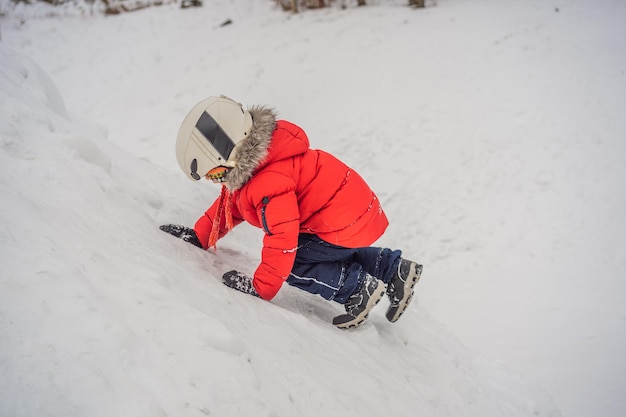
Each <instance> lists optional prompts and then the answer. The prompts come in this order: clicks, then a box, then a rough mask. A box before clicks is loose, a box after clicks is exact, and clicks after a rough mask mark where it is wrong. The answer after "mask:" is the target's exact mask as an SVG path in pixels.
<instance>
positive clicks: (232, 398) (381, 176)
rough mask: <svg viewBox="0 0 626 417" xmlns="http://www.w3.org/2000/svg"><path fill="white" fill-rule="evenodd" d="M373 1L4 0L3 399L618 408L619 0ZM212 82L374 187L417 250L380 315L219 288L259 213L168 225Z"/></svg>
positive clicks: (180, 211)
mask: <svg viewBox="0 0 626 417" xmlns="http://www.w3.org/2000/svg"><path fill="white" fill-rule="evenodd" d="M371 3H372V5H370V6H368V7H365V8H359V9H349V10H346V11H341V10H338V9H329V10H322V11H316V12H310V13H303V14H300V15H297V16H290V15H286V14H284V13H282V12H280V11H279V10H277V9H276V8H275V7H274V6H273V3H272V2H271V1H267V2H266V1H261V0H257V1H250V0H215V1H211V2H205V6H204V7H203V8H200V9H191V10H179V9H178V8H177V7H176V6H175V5H170V6H164V7H161V8H153V9H147V10H143V11H140V12H136V13H131V14H126V15H121V16H116V17H107V18H105V17H103V16H100V15H98V14H93V15H81V14H78V13H76V12H75V11H74V10H73V9H61V10H63V14H62V15H61V16H58V15H54V14H55V13H58V10H59V9H50V8H48V7H44V6H42V5H37V6H35V7H31V8H29V7H27V6H24V5H18V6H15V7H14V8H12V9H11V10H9V12H8V13H7V16H4V17H2V20H1V21H0V22H1V26H0V28H1V39H2V42H1V43H0V262H1V264H0V265H1V268H0V416H2V417H4V416H11V417H13V416H63V417H66V416H81V417H83V416H90V417H91V416H101V415H102V416H110V415H119V416H139V417H141V416H146V417H147V416H204V415H214V416H318V415H328V416H348V417H349V416H353V415H354V416H357V415H358V416H364V415H365V416H377V415H390V416H391V415H397V416H536V415H539V416H559V415H561V413H562V415H564V416H566V417H570V416H572V417H582V416H590V415H598V416H603V417H618V416H623V415H624V414H626V400H624V395H623V393H624V392H625V390H626V358H625V357H624V355H623V352H624V351H625V350H626V332H624V322H625V320H626V304H625V303H623V295H624V293H625V290H626V282H625V280H624V277H625V276H626V261H625V259H626V256H625V255H626V254H625V253H624V244H623V236H624V235H625V234H626V221H624V220H623V213H624V212H626V193H625V192H624V191H625V190H624V186H623V184H622V181H623V178H624V174H625V172H626V168H625V166H624V162H623V161H624V155H626V143H625V142H624V141H623V136H624V132H626V119H625V118H624V117H623V114H624V109H626V36H625V35H626V27H625V26H624V25H623V22H625V21H626V3H624V2H619V1H609V0H606V1H599V2H593V3H591V2H588V1H583V0H558V1H556V2H554V4H552V3H550V4H547V3H545V1H540V0H530V1H523V2H519V1H513V0H506V1H489V0H477V1H472V2H465V1H461V0H439V1H438V2H437V5H436V7H431V8H428V9H425V10H408V9H407V8H405V7H402V6H401V4H403V3H404V2H400V1H397V2H394V1H389V2H385V1H383V0H380V1H371ZM3 8H4V10H6V3H4V5H3ZM227 19H231V20H232V22H233V23H232V24H230V25H227V26H224V27H222V26H221V23H222V22H224V21H225V20H227ZM53 80H54V81H53ZM222 93H223V94H228V95H230V96H232V97H234V98H236V99H238V100H240V101H242V102H244V103H245V104H247V105H249V104H255V103H260V104H268V105H272V106H275V107H276V108H277V109H278V111H279V113H280V114H281V116H283V117H284V118H286V119H288V120H291V121H293V122H295V123H297V124H299V125H301V126H302V127H303V128H304V129H305V130H306V131H307V132H308V134H309V136H310V139H311V142H312V144H313V146H314V147H319V148H323V149H326V150H329V151H331V152H333V153H334V154H336V155H338V156H339V157H341V158H342V159H344V160H345V161H346V162H347V163H348V164H350V165H351V166H353V167H354V168H355V169H357V170H358V171H359V173H361V174H362V175H363V176H364V177H365V178H366V179H367V180H368V181H369V182H370V184H371V185H372V187H373V188H374V189H375V190H376V191H377V193H378V194H379V196H380V197H381V200H382V202H383V206H384V208H385V211H386V212H387V214H388V217H389V218H390V219H391V222H392V224H391V226H390V228H389V231H388V233H387V234H386V235H385V236H384V237H383V238H382V239H381V240H380V242H379V243H380V244H381V245H385V246H390V247H394V248H401V249H403V250H404V251H405V253H406V255H407V256H409V257H413V258H415V259H416V260H419V261H421V262H422V263H423V264H424V266H425V269H424V276H423V279H422V280H421V281H420V283H419V284H418V287H417V291H418V297H417V300H416V301H415V302H414V303H413V305H412V306H411V308H410V309H409V310H408V311H407V313H406V314H405V316H403V318H402V319H401V320H400V321H399V322H398V323H397V324H394V325H392V324H389V323H388V322H387V321H386V320H385V319H384V315H383V313H384V311H385V308H386V305H384V304H382V305H381V306H379V307H378V308H377V311H375V312H374V313H373V314H372V316H371V318H370V320H369V322H368V323H367V325H366V326H364V327H363V328H362V329H358V330H355V331H348V332H345V331H339V330H338V329H335V328H333V327H332V326H331V325H330V324H329V321H330V320H331V318H332V317H333V316H334V315H335V314H337V313H338V312H340V311H341V306H339V305H336V304H332V303H328V302H326V301H324V300H321V299H318V298H315V297H312V296H309V295H308V294H304V293H300V292H298V291H296V290H293V289H291V288H289V287H285V288H284V289H283V290H281V293H280V294H279V296H278V297H277V298H276V299H275V300H273V301H272V302H271V303H267V302H263V301H261V300H257V299H253V298H251V297H246V296H245V295H243V294H240V293H237V292H235V291H232V290H230V289H228V288H226V287H225V286H224V285H222V284H221V282H220V276H221V274H222V273H223V272H224V271H225V270H229V269H232V268H233V267H236V268H238V269H241V270H243V271H245V272H252V271H253V270H254V269H255V267H256V263H257V262H258V257H259V249H260V246H259V245H260V239H261V236H262V234H261V232H260V231H258V230H255V229H253V228H251V227H248V226H245V225H244V226H240V227H238V228H237V229H236V230H234V231H233V232H232V233H231V234H230V235H229V236H228V237H227V238H225V239H223V240H222V241H220V242H219V243H218V251H217V253H213V252H202V251H200V250H198V249H197V248H195V247H193V246H191V245H184V244H182V242H180V241H178V240H176V239H174V238H172V237H170V236H167V235H166V234H164V233H162V232H160V231H159V230H158V225H160V224H163V223H169V222H175V223H181V224H187V225H191V224H193V222H194V221H195V219H196V218H197V217H198V216H199V215H200V214H201V213H202V212H203V211H204V210H205V209H206V208H207V207H208V205H209V204H210V203H211V202H212V200H213V199H214V198H215V197H216V196H217V192H218V191H219V190H218V188H216V187H213V186H212V185H211V184H204V183H203V184H194V183H191V182H190V181H188V180H187V179H186V178H185V177H184V175H183V174H182V173H180V172H179V169H178V167H177V165H176V162H175V158H174V152H173V144H174V138H175V135H176V131H177V129H178V126H179V124H180V122H181V121H182V118H183V117H184V115H185V114H186V112H187V111H188V110H189V109H190V107H191V106H193V104H195V103H196V102H197V101H199V100H200V99H202V98H204V97H206V96H208V95H214V94H222Z"/></svg>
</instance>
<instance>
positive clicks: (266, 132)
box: [226, 106, 277, 191]
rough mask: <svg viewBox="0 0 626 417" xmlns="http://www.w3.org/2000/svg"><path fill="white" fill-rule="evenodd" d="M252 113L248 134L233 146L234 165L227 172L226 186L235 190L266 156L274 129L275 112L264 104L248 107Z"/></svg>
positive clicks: (249, 176) (250, 175) (246, 180)
mask: <svg viewBox="0 0 626 417" xmlns="http://www.w3.org/2000/svg"><path fill="white" fill-rule="evenodd" d="M248 112H250V114H251V115H252V128H251V129H250V135H249V136H248V137H247V138H245V139H243V140H242V141H241V142H239V143H238V144H237V147H236V148H235V152H236V153H235V158H234V160H235V167H234V168H233V169H232V170H231V171H230V172H229V173H228V177H227V180H226V187H227V188H228V190H229V191H235V190H238V189H240V188H241V187H243V185H244V184H245V183H246V182H248V180H249V179H250V178H251V177H252V174H253V173H254V171H255V170H256V169H257V167H258V166H259V165H261V163H262V162H263V161H264V160H265V159H266V158H267V156H268V153H269V152H268V149H269V145H270V141H271V140H272V133H273V132H274V129H276V117H277V115H276V112H275V111H274V110H273V109H270V108H268V107H264V106H253V107H251V108H249V109H248Z"/></svg>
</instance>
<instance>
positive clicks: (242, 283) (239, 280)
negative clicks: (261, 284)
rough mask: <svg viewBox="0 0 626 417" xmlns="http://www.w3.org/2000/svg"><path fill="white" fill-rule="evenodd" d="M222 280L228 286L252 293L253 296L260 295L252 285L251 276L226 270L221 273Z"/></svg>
mask: <svg viewBox="0 0 626 417" xmlns="http://www.w3.org/2000/svg"><path fill="white" fill-rule="evenodd" d="M222 282H223V283H224V284H226V285H227V286H229V287H230V288H234V289H236V290H238V291H241V292H245V293H246V294H250V295H254V296H255V297H260V296H259V294H257V292H256V290H255V289H254V286H253V285H252V278H250V277H249V276H247V275H246V274H244V273H242V272H238V271H228V272H227V273H225V274H224V275H222Z"/></svg>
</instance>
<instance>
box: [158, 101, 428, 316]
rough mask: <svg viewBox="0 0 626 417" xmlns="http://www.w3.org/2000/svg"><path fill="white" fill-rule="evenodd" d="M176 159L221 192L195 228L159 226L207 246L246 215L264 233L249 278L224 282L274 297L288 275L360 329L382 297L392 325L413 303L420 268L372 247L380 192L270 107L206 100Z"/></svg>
mask: <svg viewBox="0 0 626 417" xmlns="http://www.w3.org/2000/svg"><path fill="white" fill-rule="evenodd" d="M176 157H177V159H178V163H179V165H180V167H181V169H182V170H183V172H185V174H186V175H187V177H189V178H190V179H191V180H194V181H198V180H200V179H201V178H202V177H205V178H206V179H210V180H212V181H213V182H215V183H221V184H222V191H221V194H220V196H219V198H218V199H217V200H216V201H215V202H214V203H213V204H212V205H211V207H210V208H209V209H208V210H207V211H206V213H205V214H204V215H203V216H201V217H200V218H199V219H198V221H197V222H196V224H195V226H194V227H193V229H191V228H188V227H185V226H180V225H172V224H169V225H163V226H161V230H163V231H165V232H167V233H170V234H172V235H174V236H176V237H179V238H181V239H183V240H185V241H186V242H189V243H192V244H194V245H196V246H198V247H200V248H202V249H208V248H211V247H215V246H216V242H217V240H218V239H220V238H221V237H223V236H224V235H225V234H226V233H228V231H229V230H230V229H232V228H233V227H234V226H236V225H237V224H239V223H241V222H242V221H244V220H245V221H247V222H249V223H250V224H252V225H254V226H256V227H259V228H262V229H263V230H264V232H265V236H264V238H263V250H262V253H261V264H260V265H259V267H258V268H257V270H256V271H255V273H254V276H253V278H250V277H248V276H246V275H245V274H242V273H240V272H237V271H230V272H227V273H225V274H224V276H223V282H224V284H226V285H228V286H229V287H232V288H235V289H237V290H239V291H242V292H245V293H247V294H251V295H254V296H257V297H260V298H263V299H265V300H271V299H272V298H273V297H274V296H275V295H276V293H277V292H278V290H279V289H280V287H281V285H282V283H283V282H284V281H287V283H288V284H290V285H292V286H294V287H297V288H300V289H302V290H305V291H308V292H310V293H313V294H319V295H321V296H322V297H324V298H325V299H327V300H333V301H336V302H338V303H340V304H343V305H344V307H345V310H346V314H343V315H340V316H337V317H335V319H334V320H333V324H334V325H336V326H337V327H340V328H350V327H357V326H359V325H361V324H362V323H363V321H364V320H365V319H366V318H367V316H368V314H369V312H370V310H371V309H372V308H373V307H374V306H375V305H376V304H377V303H378V302H379V301H380V300H381V298H382V297H383V295H384V294H385V293H386V294H387V296H388V297H389V299H390V301H391V305H390V307H389V309H388V310H387V314H386V317H387V319H388V320H389V321H391V322H395V321H396V320H398V319H399V318H400V316H401V315H402V313H403V312H404V310H405V309H406V308H407V306H408V305H409V303H410V302H411V299H412V297H413V287H414V285H415V284H416V283H417V281H418V280H419V278H420V275H421V271H422V266H421V265H418V264H417V263H415V262H412V261H409V260H406V259H403V258H401V252H400V251H398V250H391V249H388V248H378V247H370V245H371V244H372V243H373V242H374V241H376V240H377V239H378V238H379V237H380V236H381V235H382V234H383V232H384V231H385V229H386V228H387V225H388V221H387V217H386V216H385V213H384V212H383V210H382V208H381V206H380V202H379V200H378V198H377V197H376V195H375V194H374V193H373V192H372V190H370V188H369V186H368V185H367V184H366V183H365V181H364V180H363V179H362V178H361V177H360V176H359V174H357V173H356V172H355V171H354V170H352V169H350V168H349V167H347V166H346V165H345V164H344V163H342V162H341V161H339V160H338V159H337V158H335V157H334V156H332V155H330V154H328V153H326V152H324V151H321V150H315V149H311V148H310V147H309V140H308V138H307V136H306V134H305V133H304V131H303V130H302V129H301V128H299V127H298V126H296V125H294V124H292V123H289V122H287V121H284V120H277V118H276V114H275V112H274V111H273V110H272V109H269V108H267V107H263V106H254V107H252V108H250V109H248V110H244V108H243V106H242V105H241V104H239V103H237V102H235V101H234V100H231V99H230V98H228V97H225V96H220V97H209V98H208V99H206V100H203V101H202V102H200V103H198V104H197V105H196V106H195V107H194V108H193V109H192V110H191V111H190V113H189V114H188V115H187V117H186V118H185V120H184V121H183V123H182V125H181V127H180V130H179V133H178V137H177V140H176Z"/></svg>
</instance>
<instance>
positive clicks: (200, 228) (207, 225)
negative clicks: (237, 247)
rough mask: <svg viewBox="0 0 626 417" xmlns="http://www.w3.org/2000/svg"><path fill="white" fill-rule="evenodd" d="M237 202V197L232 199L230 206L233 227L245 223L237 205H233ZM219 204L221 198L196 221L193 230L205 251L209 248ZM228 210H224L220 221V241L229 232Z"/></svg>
mask: <svg viewBox="0 0 626 417" xmlns="http://www.w3.org/2000/svg"><path fill="white" fill-rule="evenodd" d="M233 201H235V197H234V196H233V198H231V201H230V202H229V204H230V205H231V212H232V216H233V227H235V226H237V225H238V224H240V223H241V222H242V221H243V218H242V216H241V214H240V213H239V210H237V205H236V204H234V203H233ZM218 203H219V198H218V199H217V200H215V201H214V202H213V204H212V205H211V207H209V208H208V209H207V211H206V212H205V213H204V214H203V215H202V216H200V218H199V219H198V220H197V221H196V224H195V225H194V227H193V230H194V231H195V232H196V235H197V236H198V240H199V241H200V244H202V247H203V248H204V249H208V247H209V235H210V234H211V229H212V228H213V219H215V213H216V212H217V205H218ZM225 213H226V210H222V215H221V219H220V230H219V235H218V239H221V238H223V237H224V236H225V235H226V233H228V230H227V229H226V214H225Z"/></svg>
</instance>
